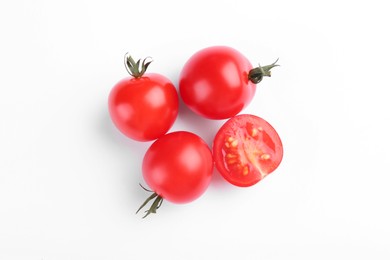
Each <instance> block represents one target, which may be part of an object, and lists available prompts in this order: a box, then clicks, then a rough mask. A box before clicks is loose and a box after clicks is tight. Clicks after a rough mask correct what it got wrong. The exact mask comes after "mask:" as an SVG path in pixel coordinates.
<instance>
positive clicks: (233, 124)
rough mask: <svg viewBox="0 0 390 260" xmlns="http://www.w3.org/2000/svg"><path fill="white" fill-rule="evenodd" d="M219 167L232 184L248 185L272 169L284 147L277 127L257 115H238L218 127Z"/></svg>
mask: <svg viewBox="0 0 390 260" xmlns="http://www.w3.org/2000/svg"><path fill="white" fill-rule="evenodd" d="M213 157H214V161H215V165H216V168H217V170H218V171H219V172H220V173H221V175H222V176H223V177H224V178H225V179H226V180H227V181H229V182H230V183H232V184H234V185H236V186H241V187H247V186H251V185H254V184H256V183H257V182H259V181H260V180H262V179H263V178H264V177H266V176H267V175H268V174H270V173H271V172H273V171H274V170H275V169H276V168H277V167H278V166H279V164H280V162H281V161H282V157H283V146H282V142H281V140H280V138H279V135H278V133H277V132H276V131H275V129H274V128H273V127H272V126H271V125H270V124H269V123H268V122H266V121H265V120H264V119H262V118H260V117H257V116H254V115H237V116H235V117H233V118H231V119H229V120H228V121H226V123H225V124H224V125H223V126H222V127H221V128H220V129H219V131H218V133H217V134H216V136H215V139H214V143H213Z"/></svg>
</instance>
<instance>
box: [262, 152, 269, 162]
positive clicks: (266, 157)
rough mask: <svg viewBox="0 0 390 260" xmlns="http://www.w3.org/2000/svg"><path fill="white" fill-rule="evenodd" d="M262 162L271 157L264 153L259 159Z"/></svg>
mask: <svg viewBox="0 0 390 260" xmlns="http://www.w3.org/2000/svg"><path fill="white" fill-rule="evenodd" d="M260 158H261V159H262V160H268V159H269V158H271V155H269V154H268V153H264V154H262V155H261V157H260Z"/></svg>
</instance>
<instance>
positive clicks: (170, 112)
mask: <svg viewBox="0 0 390 260" xmlns="http://www.w3.org/2000/svg"><path fill="white" fill-rule="evenodd" d="M108 106H109V113H110V116H111V119H112V121H113V123H114V124H115V126H116V127H117V128H118V129H119V130H120V131H121V132H122V133H123V134H124V135H126V136H127V137H129V138H131V139H134V140H137V141H151V140H155V139H157V138H158V137H160V136H162V135H164V134H165V133H166V132H167V131H168V130H169V129H170V128H171V126H172V125H173V123H174V122H175V120H176V117H177V114H178V109H179V101H178V94H177V91H176V89H175V87H174V85H173V84H172V82H171V81H170V80H169V79H167V78H166V77H164V76H162V75H160V74H156V73H146V74H144V75H143V76H142V77H141V78H134V77H126V78H124V79H122V80H121V81H119V82H118V83H117V84H116V85H115V86H114V87H113V89H112V90H111V92H110V95H109V98H108Z"/></svg>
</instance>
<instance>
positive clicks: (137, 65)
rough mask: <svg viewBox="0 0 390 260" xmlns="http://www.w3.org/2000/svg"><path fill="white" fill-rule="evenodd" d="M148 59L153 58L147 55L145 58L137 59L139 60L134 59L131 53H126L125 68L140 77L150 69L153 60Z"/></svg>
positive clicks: (135, 76) (134, 75) (132, 74)
mask: <svg viewBox="0 0 390 260" xmlns="http://www.w3.org/2000/svg"><path fill="white" fill-rule="evenodd" d="M148 59H151V58H150V57H146V58H145V59H143V60H142V63H141V59H139V60H137V62H135V61H134V59H133V58H132V57H131V56H130V54H129V53H126V54H125V68H126V70H127V72H128V73H129V74H130V75H131V76H133V77H134V78H140V77H142V75H143V74H144V73H145V72H146V70H147V69H148V67H149V65H150V63H152V61H153V60H150V61H148Z"/></svg>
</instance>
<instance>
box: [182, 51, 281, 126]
mask: <svg viewBox="0 0 390 260" xmlns="http://www.w3.org/2000/svg"><path fill="white" fill-rule="evenodd" d="M275 66H278V65H276V61H275V62H274V63H273V64H271V65H267V66H263V67H260V66H259V67H255V68H253V66H252V65H251V63H250V62H249V61H248V59H247V58H246V57H245V56H244V55H242V54H241V53H240V52H238V51H237V50H235V49H233V48H230V47H226V46H214V47H208V48H205V49H202V50H200V51H198V52H197V53H195V54H194V55H192V56H191V57H190V58H189V60H188V61H187V62H186V64H185V65H184V67H183V69H182V71H181V74H180V78H179V90H180V95H181V97H182V99H183V101H184V103H185V104H186V105H187V106H188V107H189V108H190V109H191V110H193V111H194V112H195V113H197V114H199V115H201V116H204V117H206V118H210V119H226V118H230V117H233V116H235V115H236V114H238V113H239V112H240V111H241V110H242V109H243V108H244V107H246V106H247V105H248V104H249V103H250V101H251V100H252V98H253V96H254V94H255V91H256V84H257V83H260V81H261V80H262V79H263V77H264V76H271V71H270V70H271V69H272V68H273V67H275Z"/></svg>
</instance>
